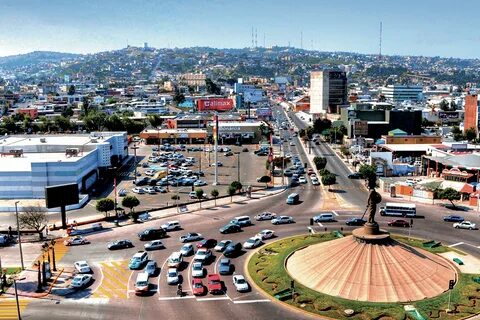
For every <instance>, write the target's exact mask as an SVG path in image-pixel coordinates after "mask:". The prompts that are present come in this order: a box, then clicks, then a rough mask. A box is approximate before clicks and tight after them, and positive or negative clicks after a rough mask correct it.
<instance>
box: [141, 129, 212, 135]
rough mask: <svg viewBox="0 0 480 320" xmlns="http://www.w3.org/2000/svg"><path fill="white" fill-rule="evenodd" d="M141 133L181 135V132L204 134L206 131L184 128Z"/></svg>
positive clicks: (146, 130)
mask: <svg viewBox="0 0 480 320" xmlns="http://www.w3.org/2000/svg"><path fill="white" fill-rule="evenodd" d="M142 132H145V133H157V134H158V133H159V132H160V133H182V132H186V133H205V132H207V130H205V129H195V128H192V129H190V128H185V129H183V128H182V129H161V130H155V129H145V130H143V131H142Z"/></svg>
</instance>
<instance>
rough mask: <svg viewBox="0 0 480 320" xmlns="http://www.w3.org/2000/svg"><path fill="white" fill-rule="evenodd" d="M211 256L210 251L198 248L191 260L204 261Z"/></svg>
mask: <svg viewBox="0 0 480 320" xmlns="http://www.w3.org/2000/svg"><path fill="white" fill-rule="evenodd" d="M210 258H212V251H210V250H209V249H206V248H201V249H198V250H197V252H196V253H195V256H194V257H193V261H200V262H205V261H208V260H209V259H210Z"/></svg>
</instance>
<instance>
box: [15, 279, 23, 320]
mask: <svg viewBox="0 0 480 320" xmlns="http://www.w3.org/2000/svg"><path fill="white" fill-rule="evenodd" d="M23 279H25V278H20V279H15V278H13V288H14V290H15V302H16V304H17V319H18V320H22V316H21V315H20V303H19V302H18V293H17V281H21V280H23Z"/></svg>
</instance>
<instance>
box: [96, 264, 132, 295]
mask: <svg viewBox="0 0 480 320" xmlns="http://www.w3.org/2000/svg"><path fill="white" fill-rule="evenodd" d="M100 268H101V270H102V274H103V278H102V283H101V284H100V285H99V287H98V288H97V289H96V291H95V292H94V293H93V294H92V298H117V299H126V298H127V288H128V280H129V275H130V270H129V269H128V261H126V260H123V261H110V262H102V263H100Z"/></svg>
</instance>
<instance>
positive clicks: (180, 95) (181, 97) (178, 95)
mask: <svg viewBox="0 0 480 320" xmlns="http://www.w3.org/2000/svg"><path fill="white" fill-rule="evenodd" d="M173 102H175V103H176V104H177V105H179V104H180V103H182V102H185V96H184V95H183V93H180V91H177V92H175V95H174V96H173Z"/></svg>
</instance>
